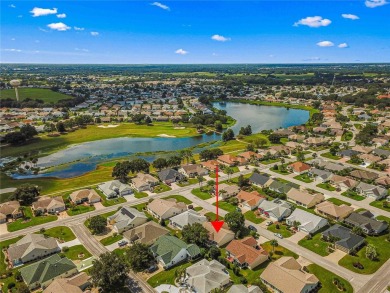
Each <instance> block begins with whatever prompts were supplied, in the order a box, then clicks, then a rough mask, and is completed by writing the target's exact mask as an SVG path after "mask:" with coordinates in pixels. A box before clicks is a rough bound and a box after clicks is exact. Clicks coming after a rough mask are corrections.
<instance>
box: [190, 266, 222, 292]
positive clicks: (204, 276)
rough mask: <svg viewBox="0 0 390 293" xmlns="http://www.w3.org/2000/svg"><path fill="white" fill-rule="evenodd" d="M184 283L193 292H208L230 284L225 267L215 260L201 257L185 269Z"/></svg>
mask: <svg viewBox="0 0 390 293" xmlns="http://www.w3.org/2000/svg"><path fill="white" fill-rule="evenodd" d="M185 282H186V284H187V285H188V287H189V288H191V289H192V290H193V291H194V292H197V293H209V292H211V291H212V290H214V289H222V288H225V287H226V286H227V285H229V284H230V276H229V272H228V271H227V269H226V267H225V266H224V265H223V264H221V263H220V262H218V261H217V260H211V261H208V260H207V259H202V260H201V261H199V262H197V263H196V264H193V265H192V266H190V267H188V268H187V269H186V279H185Z"/></svg>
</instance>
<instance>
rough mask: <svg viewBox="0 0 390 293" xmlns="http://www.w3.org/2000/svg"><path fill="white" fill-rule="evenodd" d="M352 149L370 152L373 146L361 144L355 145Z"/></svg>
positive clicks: (365, 152) (363, 152)
mask: <svg viewBox="0 0 390 293" xmlns="http://www.w3.org/2000/svg"><path fill="white" fill-rule="evenodd" d="M352 150H354V151H357V152H359V153H362V154H368V153H371V152H372V151H373V150H374V148H373V147H366V146H361V145H355V146H354V147H353V148H352Z"/></svg>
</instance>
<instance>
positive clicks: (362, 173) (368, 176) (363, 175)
mask: <svg viewBox="0 0 390 293" xmlns="http://www.w3.org/2000/svg"><path fill="white" fill-rule="evenodd" d="M350 174H351V176H352V177H355V178H357V179H360V180H367V181H371V180H375V179H377V178H378V177H379V175H378V174H377V173H375V172H370V171H366V170H360V169H357V170H353V171H352V172H351V173H350Z"/></svg>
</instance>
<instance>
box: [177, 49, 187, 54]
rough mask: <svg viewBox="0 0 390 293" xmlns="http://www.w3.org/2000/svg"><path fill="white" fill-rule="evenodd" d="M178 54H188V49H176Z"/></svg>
mask: <svg viewBox="0 0 390 293" xmlns="http://www.w3.org/2000/svg"><path fill="white" fill-rule="evenodd" d="M175 53H176V54H179V55H187V54H188V51H186V50H183V49H177V50H176V51H175Z"/></svg>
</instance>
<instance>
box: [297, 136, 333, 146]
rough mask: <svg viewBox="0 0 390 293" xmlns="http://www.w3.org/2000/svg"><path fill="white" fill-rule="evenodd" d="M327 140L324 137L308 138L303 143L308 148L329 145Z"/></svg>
mask: <svg viewBox="0 0 390 293" xmlns="http://www.w3.org/2000/svg"><path fill="white" fill-rule="evenodd" d="M329 141H330V140H329V138H325V137H309V138H306V139H305V140H304V141H303V142H304V143H305V144H307V145H310V146H322V145H327V144H328V143H329Z"/></svg>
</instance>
